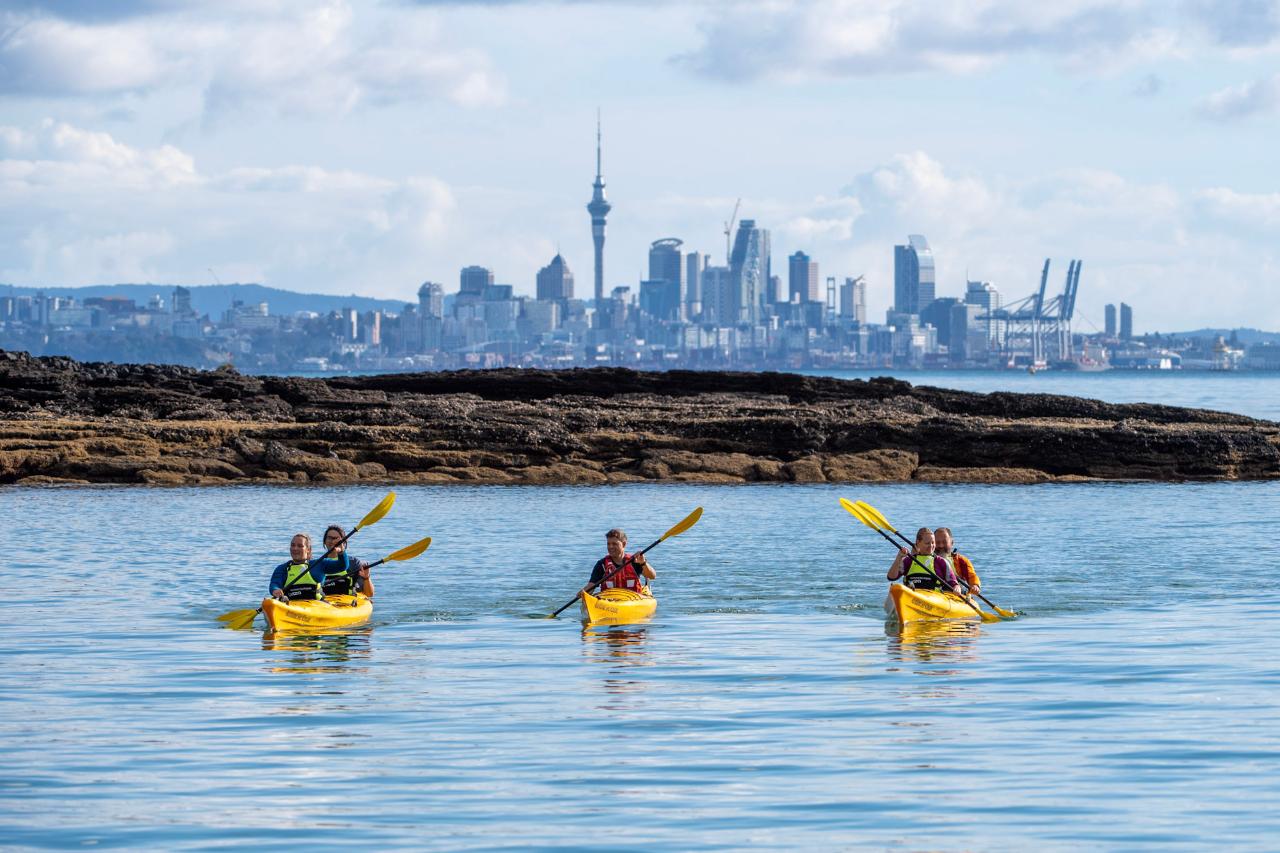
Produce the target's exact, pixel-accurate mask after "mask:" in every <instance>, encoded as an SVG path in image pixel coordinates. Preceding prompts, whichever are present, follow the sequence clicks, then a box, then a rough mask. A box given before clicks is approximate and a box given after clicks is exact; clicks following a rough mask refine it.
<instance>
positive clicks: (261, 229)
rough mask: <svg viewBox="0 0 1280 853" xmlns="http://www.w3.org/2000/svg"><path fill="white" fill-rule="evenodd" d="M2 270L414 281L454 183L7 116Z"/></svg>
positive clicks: (1, 147) (320, 285)
mask: <svg viewBox="0 0 1280 853" xmlns="http://www.w3.org/2000/svg"><path fill="white" fill-rule="evenodd" d="M0 192H2V193H3V194H4V196H5V199H6V201H7V202H9V203H8V204H6V205H5V207H4V209H3V211H0V280H4V281H9V282H14V283H44V282H52V283H58V284H86V283H97V282H115V281H129V280H133V281H173V282H202V281H205V280H206V279H207V275H206V274H205V270H206V269H207V267H209V266H214V267H217V268H219V269H220V270H222V271H224V272H227V273H230V272H231V271H233V270H235V271H240V272H243V273H246V274H247V276H248V277H253V278H257V279H258V280H260V281H263V282H264V283H267V284H276V285H280V286H285V287H293V288H299V289H302V288H305V289H312V290H324V291H330V292H351V291H352V290H353V289H355V290H361V291H366V292H375V293H379V294H388V293H393V292H396V291H404V292H406V293H408V292H411V289H412V287H414V286H416V283H417V281H419V280H420V277H421V275H422V270H423V269H424V268H426V267H427V266H429V264H430V260H431V258H432V255H433V253H436V252H438V251H439V250H440V247H441V246H442V244H443V241H444V240H445V238H446V237H447V236H448V235H449V234H450V233H451V230H452V228H453V222H452V219H453V213H454V211H455V208H456V206H457V202H456V200H455V197H454V194H453V192H452V190H451V189H450V188H449V186H448V185H446V184H445V183H443V182H442V181H440V180H438V179H436V178H433V177H429V176H416V177H409V178H406V179H403V180H395V181H393V180H387V179H385V178H380V177H376V176H372V175H367V174H362V173H359V172H354V171H328V170H324V169H319V168H315V167H308V166H298V165H287V166H282V167H277V168H237V169H233V170H230V171H228V172H226V173H223V174H205V173H202V172H201V171H200V170H199V169H198V168H197V167H196V164H195V162H194V161H193V159H192V158H191V157H190V156H189V155H187V154H186V153H184V152H183V151H181V150H179V149H177V148H174V147H173V146H167V145H166V146H161V147H159V148H155V149H138V148H134V147H131V146H129V145H127V144H124V143H122V142H120V141H119V140H117V139H115V138H113V137H112V136H111V135H109V134H106V133H101V132H94V131H88V130H84V129H82V128H77V127H74V126H71V125H68V124H65V123H59V122H53V121H46V122H44V123H42V124H41V125H40V126H38V127H36V128H33V129H22V128H14V127H0Z"/></svg>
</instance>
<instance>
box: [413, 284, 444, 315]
mask: <svg viewBox="0 0 1280 853" xmlns="http://www.w3.org/2000/svg"><path fill="white" fill-rule="evenodd" d="M418 316H420V317H434V318H436V319H437V320H438V319H440V318H441V317H443V316H444V285H443V284H436V283H435V282H434V281H424V282H423V283H422V286H421V287H419V288H418Z"/></svg>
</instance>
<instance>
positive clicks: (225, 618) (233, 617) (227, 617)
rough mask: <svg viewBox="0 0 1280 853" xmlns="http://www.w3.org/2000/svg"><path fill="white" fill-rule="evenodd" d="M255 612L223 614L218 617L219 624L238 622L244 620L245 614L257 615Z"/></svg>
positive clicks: (238, 611)
mask: <svg viewBox="0 0 1280 853" xmlns="http://www.w3.org/2000/svg"><path fill="white" fill-rule="evenodd" d="M257 612H258V611H256V610H232V611H231V612H230V613H223V614H222V615H221V616H219V617H218V621H219V622H238V621H239V620H241V619H243V618H244V615H245V614H246V613H257Z"/></svg>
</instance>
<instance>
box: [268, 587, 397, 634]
mask: <svg viewBox="0 0 1280 853" xmlns="http://www.w3.org/2000/svg"><path fill="white" fill-rule="evenodd" d="M262 613H263V615H264V616H266V617H267V624H268V625H269V626H270V627H271V630H273V631H297V630H300V629H302V630H305V629H308V628H346V627H348V626H351V625H359V624H360V623H361V622H364V621H367V620H368V618H369V617H370V616H371V615H373V602H372V601H371V600H370V599H368V598H366V597H365V596H363V595H361V594H359V593H356V595H355V597H354V599H353V598H352V596H350V595H331V596H329V597H328V598H325V599H322V600H316V601H290V602H289V603H288V604H285V603H284V602H281V601H277V600H276V599H274V598H264V599H262Z"/></svg>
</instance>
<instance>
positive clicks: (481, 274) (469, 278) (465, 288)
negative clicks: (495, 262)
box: [458, 266, 493, 301]
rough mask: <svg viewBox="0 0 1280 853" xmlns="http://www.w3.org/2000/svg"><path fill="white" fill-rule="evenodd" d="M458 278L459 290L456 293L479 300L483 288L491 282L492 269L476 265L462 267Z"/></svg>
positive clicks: (482, 295)
mask: <svg viewBox="0 0 1280 853" xmlns="http://www.w3.org/2000/svg"><path fill="white" fill-rule="evenodd" d="M459 278H460V281H459V289H460V291H461V292H460V293H459V294H458V295H459V296H461V297H469V298H472V299H473V300H474V301H479V300H480V299H481V298H483V297H484V289H485V288H486V287H488V286H489V285H491V284H493V270H490V269H486V268H485V267H476V266H471V267H463V268H462V274H461V276H460V277H459Z"/></svg>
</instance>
